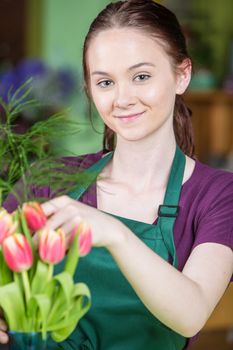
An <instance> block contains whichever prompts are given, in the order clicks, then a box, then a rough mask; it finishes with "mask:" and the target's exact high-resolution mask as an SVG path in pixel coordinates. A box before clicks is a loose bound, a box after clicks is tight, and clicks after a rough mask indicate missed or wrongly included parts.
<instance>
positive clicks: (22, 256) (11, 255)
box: [2, 233, 33, 272]
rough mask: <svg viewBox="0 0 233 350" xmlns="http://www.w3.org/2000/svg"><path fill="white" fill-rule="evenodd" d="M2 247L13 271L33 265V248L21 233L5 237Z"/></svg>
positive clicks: (22, 269) (20, 270) (26, 268)
mask: <svg viewBox="0 0 233 350" xmlns="http://www.w3.org/2000/svg"><path fill="white" fill-rule="evenodd" d="M2 248H3V255H4V258H5V261H6V263H7V265H8V266H9V268H10V269H11V270H12V271H15V272H22V271H25V270H28V269H29V268H30V267H31V266H32V261H33V256H32V248H31V246H30V244H29V243H28V241H27V239H26V237H25V236H24V235H22V234H21V233H14V234H13V235H11V236H9V237H7V238H5V239H4V241H3V244H2Z"/></svg>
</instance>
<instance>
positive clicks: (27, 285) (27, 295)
mask: <svg viewBox="0 0 233 350" xmlns="http://www.w3.org/2000/svg"><path fill="white" fill-rule="evenodd" d="M22 280H23V286H24V291H25V299H26V305H27V304H28V302H29V299H30V296H31V290H30V283H29V279H28V273H27V271H22Z"/></svg>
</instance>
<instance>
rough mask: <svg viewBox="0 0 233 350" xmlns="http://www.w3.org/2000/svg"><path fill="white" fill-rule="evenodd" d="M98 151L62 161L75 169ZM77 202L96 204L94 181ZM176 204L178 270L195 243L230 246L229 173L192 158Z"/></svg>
mask: <svg viewBox="0 0 233 350" xmlns="http://www.w3.org/2000/svg"><path fill="white" fill-rule="evenodd" d="M102 154H103V153H102V152H98V153H94V154H88V155H85V156H82V157H77V158H76V157H68V158H66V161H67V163H68V164H69V165H71V166H72V167H77V169H79V170H80V169H86V168H88V167H89V166H91V165H92V164H93V163H95V162H96V161H97V160H99V159H100V158H101V156H102ZM34 192H35V196H36V197H37V196H38V197H44V198H51V197H53V194H52V193H51V191H50V189H49V188H42V189H34ZM80 201H82V202H83V203H86V204H88V205H91V206H93V207H96V206H97V200H96V185H95V184H93V185H91V186H90V188H89V189H88V190H87V191H86V192H85V193H84V195H83V196H82V197H81V198H80ZM161 204H162V203H161ZM16 206H17V203H16V201H15V199H14V198H13V196H8V198H7V200H6V201H5V203H4V207H5V208H6V209H7V210H9V211H13V210H14V209H15V208H16ZM179 206H180V211H179V215H178V217H177V219H176V222H175V226H174V241H175V246H176V251H177V258H178V269H179V270H180V271H182V269H183V267H184V265H185V263H186V261H187V259H188V257H189V255H190V253H191V252H192V250H193V249H194V248H195V247H196V246H198V245H199V244H202V243H206V242H214V243H219V244H223V245H226V246H228V247H230V248H231V249H233V173H231V172H226V171H223V170H219V169H214V168H211V167H209V166H207V165H204V164H202V163H200V162H199V161H196V164H195V168H194V171H193V174H192V176H191V177H190V178H189V179H188V181H186V182H185V183H184V185H183V186H182V190H181V196H180V201H179ZM156 221H157V220H155V222H154V223H156ZM231 280H233V276H232V279H231Z"/></svg>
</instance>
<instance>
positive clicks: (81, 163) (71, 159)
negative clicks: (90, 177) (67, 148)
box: [62, 150, 103, 170]
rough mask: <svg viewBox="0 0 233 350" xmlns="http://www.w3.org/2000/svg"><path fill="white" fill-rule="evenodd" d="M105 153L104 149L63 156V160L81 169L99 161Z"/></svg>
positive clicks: (68, 164)
mask: <svg viewBox="0 0 233 350" xmlns="http://www.w3.org/2000/svg"><path fill="white" fill-rule="evenodd" d="M102 155H103V151H102V150H101V151H98V152H95V153H85V154H81V155H78V156H66V157H62V160H63V161H64V163H65V164H66V165H67V166H71V167H76V168H79V169H81V170H85V169H87V168H89V167H90V166H91V165H92V164H94V163H95V162H97V161H98V160H99V159H100V158H101V157H102Z"/></svg>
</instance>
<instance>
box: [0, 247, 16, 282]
mask: <svg viewBox="0 0 233 350" xmlns="http://www.w3.org/2000/svg"><path fill="white" fill-rule="evenodd" d="M12 281H13V273H12V271H11V270H10V269H9V267H8V266H7V264H6V262H5V259H4V256H3V253H2V250H1V247H0V286H4V285H5V284H7V283H10V282H12Z"/></svg>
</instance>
